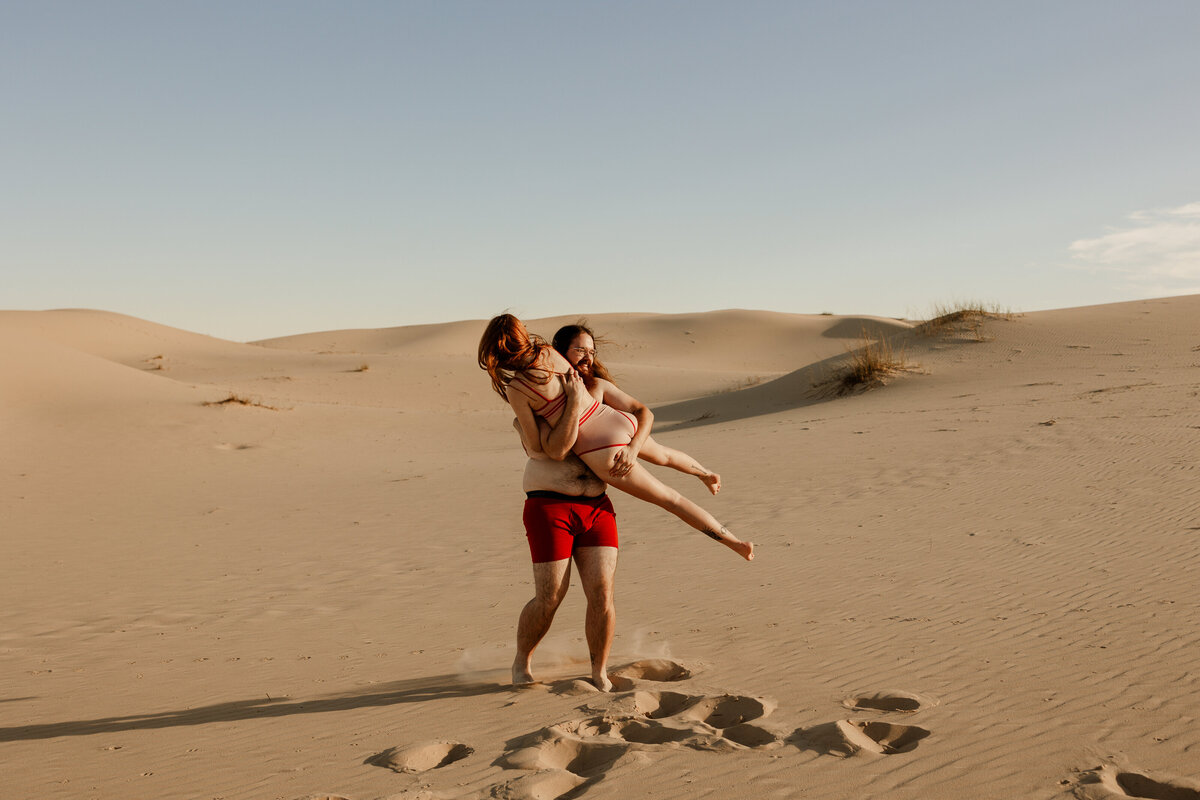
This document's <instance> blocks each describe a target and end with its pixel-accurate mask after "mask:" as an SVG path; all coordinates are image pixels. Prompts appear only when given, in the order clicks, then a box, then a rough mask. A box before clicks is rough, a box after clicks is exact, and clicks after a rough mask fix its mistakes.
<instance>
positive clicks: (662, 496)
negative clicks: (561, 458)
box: [581, 450, 754, 561]
mask: <svg viewBox="0 0 1200 800" xmlns="http://www.w3.org/2000/svg"><path fill="white" fill-rule="evenodd" d="M581 458H582V459H583V463H585V464H587V465H588V467H589V468H590V469H591V470H592V472H594V473H596V475H597V476H598V477H599V478H600V479H601V480H603V481H604V482H605V483H607V484H608V485H609V486H612V487H613V488H615V489H620V490H621V491H623V492H627V493H629V494H631V495H633V496H634V497H636V498H637V499H639V500H645V501H646V502H647V503H653V504H654V505H656V506H658V507H659V508H663V509H666V510H667V511H670V512H671V513H672V514H674V515H675V516H677V517H679V518H680V519H681V520H683V521H684V522H686V523H687V524H688V525H691V526H692V527H693V528H695V529H696V530H698V531H700V532H701V533H703V534H704V535H705V536H707V537H709V538H710V539H715V540H716V541H718V542H720V543H721V544H723V545H725V546H726V547H728V548H729V549H730V550H732V551H733V552H735V553H737V554H738V555H740V556H741V557H742V558H744V559H746V560H747V561H750V560H751V559H753V558H754V545H753V544H752V543H750V542H743V541H742V540H741V539H739V538H737V537H736V536H734V535H733V534H732V533H730V532H729V529H728V528H726V527H725V526H724V525H722V524H721V523H720V522H717V519H716V517H714V516H713V515H712V514H710V513H708V512H707V511H705V510H704V509H703V508H701V507H700V506H698V505H696V504H695V503H693V502H692V501H691V500H688V499H687V498H686V497H684V496H683V495H681V494H680V493H679V492H678V491H676V490H675V489H672V488H671V487H669V486H666V485H665V484H663V483H662V481H660V480H659V479H658V478H656V477H654V476H653V475H651V474H650V473H649V472H648V471H647V470H646V468H645V467H643V466H642V465H641V464H634V465H633V469H631V470H630V471H629V473H628V474H627V475H621V476H620V477H616V476H613V475H612V474H610V473H609V468H610V466H611V465H612V455H611V453H608V452H607V451H605V450H596V451H595V452H592V453H585V454H584V455H583V456H581Z"/></svg>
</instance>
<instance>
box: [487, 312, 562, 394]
mask: <svg viewBox="0 0 1200 800" xmlns="http://www.w3.org/2000/svg"><path fill="white" fill-rule="evenodd" d="M549 347H550V345H549V344H547V343H546V341H545V340H544V339H542V337H540V336H535V335H533V334H531V333H529V331H527V330H525V326H524V325H523V324H522V323H521V320H519V319H517V318H516V317H514V316H513V315H512V314H501V315H500V316H498V317H492V319H491V321H490V322H488V324H487V327H486V328H485V329H484V331H483V336H482V337H480V339H479V368H480V369H483V370H485V371H486V372H487V374H488V375H490V376H491V378H492V388H493V389H495V390H496V394H498V395H500V396H501V397H503V398H504V399H505V400H507V399H508V392H507V389H508V382H509V381H511V380H512V379H513V376H514V375H516V374H517V373H518V372H526V371H532V373H531V375H530V377H531V378H532V379H533V380H534V381H535V382H536V383H548V382H549V380H550V375H549V374H548V373H546V374H544V375H541V376H539V375H538V374H537V372H538V370H534V365H535V364H537V361H538V358H540V357H541V355H542V353H543V352H545V351H546V350H547V349H548V348H549Z"/></svg>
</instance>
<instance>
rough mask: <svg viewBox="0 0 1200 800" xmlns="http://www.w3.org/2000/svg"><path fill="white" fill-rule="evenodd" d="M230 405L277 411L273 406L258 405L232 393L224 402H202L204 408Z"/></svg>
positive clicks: (247, 398)
mask: <svg viewBox="0 0 1200 800" xmlns="http://www.w3.org/2000/svg"><path fill="white" fill-rule="evenodd" d="M230 404H233V405H239V406H254V407H255V408H266V409H270V410H271V411H278V410H279V409H278V408H276V407H275V406H269V405H267V404H266V403H260V402H258V401H257V400H252V399H251V398H249V397H242V396H241V395H240V394H234V393H233V392H230V394H229V397H226V398H225V399H224V400H206V401H205V402H204V405H206V406H227V405H230Z"/></svg>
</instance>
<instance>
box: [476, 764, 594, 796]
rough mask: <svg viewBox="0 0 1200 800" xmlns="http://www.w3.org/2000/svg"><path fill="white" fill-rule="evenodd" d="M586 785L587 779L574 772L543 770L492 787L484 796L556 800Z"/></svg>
mask: <svg viewBox="0 0 1200 800" xmlns="http://www.w3.org/2000/svg"><path fill="white" fill-rule="evenodd" d="M584 783H587V779H586V778H581V777H579V776H578V775H576V774H575V773H573V772H567V771H566V770H564V769H543V770H538V771H537V772H533V773H530V774H528V775H522V776H521V777H519V778H516V779H514V780H511V781H505V782H503V783H497V784H495V785H494V786H492V787H490V789H489V790H487V794H486V795H484V796H485V797H492V798H497V800H554V799H555V798H558V797H563V796H564V795H567V794H570V793H571V792H573V791H575V789H578V788H579V787H580V786H581V785H582V784H584Z"/></svg>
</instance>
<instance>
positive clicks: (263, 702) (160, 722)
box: [0, 675, 512, 742]
mask: <svg viewBox="0 0 1200 800" xmlns="http://www.w3.org/2000/svg"><path fill="white" fill-rule="evenodd" d="M370 688H371V691H369V692H346V693H343V694H337V695H330V696H327V697H317V698H313V699H310V700H293V699H291V698H270V697H265V696H264V697H260V698H254V699H252V700H235V701H233V702H229V703H217V704H215V705H209V706H198V707H196V708H187V709H182V710H178V711H160V712H156V713H151V714H137V715H132V716H126V717H103V718H101V719H84V720H75V721H72V722H51V723H46V724H43V725H22V726H15V727H3V728H0V742H19V741H30V740H36V739H54V738H57V737H59V736H91V735H93V734H97V733H119V732H121V731H138V730H154V729H157V728H174V727H179V726H184V725H207V724H209V723H212V722H234V721H237V720H246V719H267V718H271V717H290V716H292V715H294V714H323V713H326V712H329V711H349V710H352V709H356V708H372V707H377V706H390V705H397V704H399V703H422V702H426V701H428V700H448V699H452V698H456V697H475V696H477V695H482V694H492V693H499V692H506V691H511V690H512V687H511V686H507V685H502V684H499V683H494V682H483V681H478V680H477V681H464V680H463V679H462V678H461V677H460V676H458V675H432V676H429V677H425V678H413V679H411V680H404V681H394V682H392V683H388V684H383V685H381V686H372V687H370Z"/></svg>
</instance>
